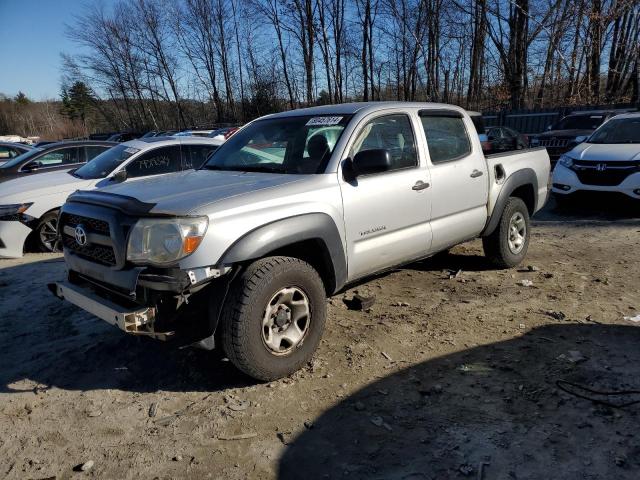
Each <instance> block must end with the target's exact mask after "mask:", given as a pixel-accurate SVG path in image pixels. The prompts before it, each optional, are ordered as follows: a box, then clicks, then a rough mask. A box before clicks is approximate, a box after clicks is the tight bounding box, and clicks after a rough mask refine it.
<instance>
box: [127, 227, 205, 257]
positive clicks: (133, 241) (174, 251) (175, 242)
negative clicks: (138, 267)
mask: <svg viewBox="0 0 640 480" xmlns="http://www.w3.org/2000/svg"><path fill="white" fill-rule="evenodd" d="M208 225H209V219H208V218H207V217H195V218H143V219H140V220H138V221H137V222H136V224H135V225H134V226H133V228H132V229H131V233H130V234H129V242H128V244H127V260H129V261H131V262H134V263H152V264H155V265H168V264H171V263H174V262H175V261H177V260H180V259H181V258H184V257H186V256H187V255H190V254H191V253H193V252H195V250H196V248H198V246H199V245H200V242H201V241H202V239H203V238H204V234H205V232H206V231H207V226H208Z"/></svg>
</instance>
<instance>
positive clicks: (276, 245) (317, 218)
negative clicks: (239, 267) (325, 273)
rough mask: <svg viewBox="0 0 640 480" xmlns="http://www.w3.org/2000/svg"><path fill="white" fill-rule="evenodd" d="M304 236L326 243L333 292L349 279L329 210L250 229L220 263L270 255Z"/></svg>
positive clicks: (335, 227)
mask: <svg viewBox="0 0 640 480" xmlns="http://www.w3.org/2000/svg"><path fill="white" fill-rule="evenodd" d="M305 240H318V241H320V242H322V243H323V244H324V247H325V248H326V253H327V254H328V258H326V259H324V260H325V262H327V261H328V264H329V265H328V266H329V267H331V269H332V271H331V272H330V273H331V275H332V276H333V284H332V285H327V286H326V287H327V290H329V291H331V292H332V293H335V292H337V291H338V290H340V289H341V288H342V287H343V286H344V284H345V283H346V281H347V259H346V255H345V250H344V247H343V244H342V238H341V236H340V232H339V231H338V227H337V226H336V224H335V222H334V221H333V219H332V218H331V217H330V216H329V215H327V214H326V213H307V214H302V215H296V216H293V217H287V218H283V219H280V220H276V221H274V222H271V223H267V224H266V225H262V226H260V227H258V228H256V229H254V230H251V231H250V232H248V233H247V234H245V235H244V236H242V237H240V238H239V239H238V240H236V241H235V242H234V243H233V244H232V245H231V246H230V247H229V248H228V249H227V250H226V251H225V252H224V253H223V254H222V257H221V258H220V262H219V263H220V264H222V265H233V264H235V263H239V262H246V261H247V260H255V259H257V258H261V257H264V256H267V255H268V254H269V253H271V252H274V251H276V250H279V249H282V248H284V247H287V246H288V245H293V244H296V243H299V242H303V241H305Z"/></svg>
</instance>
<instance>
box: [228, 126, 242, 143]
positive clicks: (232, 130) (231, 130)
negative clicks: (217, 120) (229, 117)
mask: <svg viewBox="0 0 640 480" xmlns="http://www.w3.org/2000/svg"><path fill="white" fill-rule="evenodd" d="M238 130H240V129H239V128H237V127H234V128H230V129H229V130H227V131H226V133H225V134H224V139H225V140H227V139H228V138H229V137H230V136H231V135H233V134H234V133H236V132H237V131H238Z"/></svg>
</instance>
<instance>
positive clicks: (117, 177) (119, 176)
mask: <svg viewBox="0 0 640 480" xmlns="http://www.w3.org/2000/svg"><path fill="white" fill-rule="evenodd" d="M126 179H127V171H126V170H124V169H122V170H118V171H117V172H116V173H114V174H113V175H112V176H111V178H110V180H111V181H112V182H114V183H122V182H124V181H125V180H126Z"/></svg>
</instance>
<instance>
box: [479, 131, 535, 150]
mask: <svg viewBox="0 0 640 480" xmlns="http://www.w3.org/2000/svg"><path fill="white" fill-rule="evenodd" d="M487 139H488V141H489V143H490V144H491V152H493V153H498V152H508V151H511V150H522V149H523V148H529V137H527V136H526V135H523V134H522V133H518V132H516V131H515V130H514V129H513V128H509V127H490V128H489V129H488V130H487Z"/></svg>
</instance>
